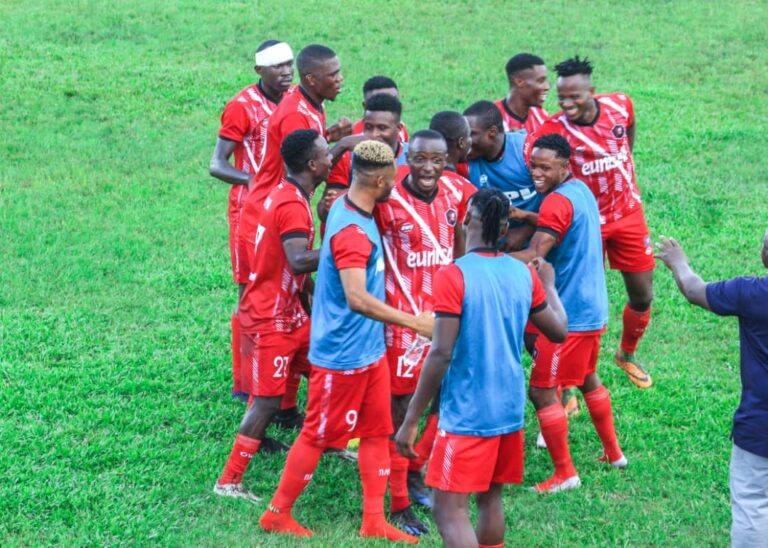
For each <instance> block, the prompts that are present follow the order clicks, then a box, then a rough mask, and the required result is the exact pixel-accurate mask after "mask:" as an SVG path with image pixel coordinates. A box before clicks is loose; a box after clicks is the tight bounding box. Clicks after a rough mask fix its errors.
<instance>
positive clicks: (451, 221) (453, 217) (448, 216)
mask: <svg viewBox="0 0 768 548" xmlns="http://www.w3.org/2000/svg"><path fill="white" fill-rule="evenodd" d="M458 219H459V214H458V213H457V211H456V210H455V209H453V208H451V209H449V210H448V211H446V212H445V222H446V223H448V225H449V226H456V221H457V220H458Z"/></svg>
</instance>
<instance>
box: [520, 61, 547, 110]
mask: <svg viewBox="0 0 768 548" xmlns="http://www.w3.org/2000/svg"><path fill="white" fill-rule="evenodd" d="M515 80H517V82H516V83H517V84H518V89H519V90H520V93H521V94H522V96H523V97H524V98H525V101H526V102H527V103H528V104H529V105H530V106H536V107H540V106H541V105H543V104H544V101H546V100H547V94H548V93H549V79H548V78H547V67H545V66H544V65H535V66H533V67H531V68H529V69H525V70H521V71H520V72H519V73H518V74H517V75H516V76H515Z"/></svg>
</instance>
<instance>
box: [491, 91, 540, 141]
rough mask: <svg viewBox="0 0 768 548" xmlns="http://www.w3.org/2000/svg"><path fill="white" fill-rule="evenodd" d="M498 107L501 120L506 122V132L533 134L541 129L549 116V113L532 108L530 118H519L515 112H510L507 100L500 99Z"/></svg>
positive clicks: (538, 108) (497, 102)
mask: <svg viewBox="0 0 768 548" xmlns="http://www.w3.org/2000/svg"><path fill="white" fill-rule="evenodd" d="M495 104H496V107H497V108H498V109H499V112H501V119H502V120H504V131H520V130H521V129H524V130H525V131H527V132H528V133H529V134H531V133H533V132H534V131H536V130H537V129H539V128H540V127H541V124H543V123H544V122H545V121H546V119H547V118H549V114H547V111H546V110H544V109H543V108H540V107H530V108H529V109H528V116H526V117H525V119H521V118H519V117H518V116H517V115H516V114H515V113H514V112H512V111H511V110H509V107H508V106H507V98H506V97H505V98H503V99H499V100H498V101H496V103H495Z"/></svg>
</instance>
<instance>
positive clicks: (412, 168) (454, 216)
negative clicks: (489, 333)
mask: <svg viewBox="0 0 768 548" xmlns="http://www.w3.org/2000/svg"><path fill="white" fill-rule="evenodd" d="M446 160H447V146H446V144H445V140H444V139H443V137H442V135H440V134H439V133H437V132H436V131H433V130H429V129H426V130H421V131H418V132H416V133H415V134H414V135H413V136H412V137H411V142H410V148H409V150H408V166H407V168H401V169H399V170H398V177H397V179H398V181H397V184H396V185H395V188H394V189H393V190H392V193H391V195H390V197H389V200H387V201H386V202H383V203H381V204H378V205H377V206H376V210H375V212H374V218H375V219H376V224H377V225H378V227H379V232H380V233H381V238H382V244H383V246H384V256H385V259H386V264H387V268H386V276H385V292H386V302H387V304H388V305H390V306H392V307H394V308H396V309H398V310H402V311H404V312H407V313H409V314H420V313H423V312H431V311H432V309H433V307H434V302H433V299H432V287H433V282H434V277H435V273H436V272H437V270H439V269H440V268H441V267H442V266H445V265H448V264H451V262H453V258H454V254H455V253H456V251H457V249H456V247H457V246H458V247H459V250H458V251H459V254H461V253H463V238H461V237H459V238H456V237H455V232H456V230H457V227H458V224H459V223H461V222H462V220H463V219H464V215H465V214H466V209H467V202H468V200H469V197H470V196H471V195H472V194H473V193H474V190H475V189H474V187H473V186H472V185H471V184H470V183H468V182H466V184H461V183H460V182H458V181H457V180H456V179H451V178H449V177H447V176H443V173H444V171H443V170H444V167H445V164H446ZM384 333H385V337H386V343H387V361H388V362H389V370H390V381H391V387H392V422H393V426H394V428H395V429H397V428H399V427H400V424H401V422H402V419H403V417H404V416H405V410H406V408H407V407H408V402H409V401H410V399H411V396H412V395H413V392H414V391H415V389H416V383H417V382H418V379H419V373H420V372H421V365H422V361H423V359H422V356H416V357H415V359H414V360H415V361H412V362H410V363H409V360H408V359H406V358H407V356H406V355H407V350H408V348H409V347H411V345H414V344H417V343H418V341H417V334H416V332H415V331H414V330H413V329H409V328H406V327H400V326H397V325H386V326H385V332H384ZM424 354H426V352H424ZM434 418H435V417H434V416H432V421H430V422H431V426H430V424H429V423H428V425H427V433H426V437H427V439H429V438H432V439H434V432H430V430H432V429H434ZM430 445H431V444H430ZM424 457H425V455H420V458H424ZM390 459H391V474H390V480H389V485H390V487H389V489H390V519H391V520H392V522H393V523H394V524H396V525H398V526H399V527H400V528H401V529H403V530H404V531H406V532H408V533H411V534H415V535H420V534H422V533H426V532H428V529H427V527H426V526H425V525H424V524H423V523H422V522H421V521H420V520H419V518H418V517H416V515H415V514H414V513H413V511H412V510H411V507H410V500H409V496H408V491H409V490H408V483H407V473H408V468H409V463H408V459H406V458H405V457H403V456H402V455H400V454H399V453H398V452H397V449H396V448H395V445H394V442H390ZM422 464H423V461H422ZM427 500H428V499H427ZM419 502H424V501H419Z"/></svg>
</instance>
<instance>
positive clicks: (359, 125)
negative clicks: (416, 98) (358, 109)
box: [352, 118, 408, 143]
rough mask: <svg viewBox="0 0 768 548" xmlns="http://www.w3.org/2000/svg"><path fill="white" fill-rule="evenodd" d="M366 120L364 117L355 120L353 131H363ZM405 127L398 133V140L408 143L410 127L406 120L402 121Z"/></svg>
mask: <svg viewBox="0 0 768 548" xmlns="http://www.w3.org/2000/svg"><path fill="white" fill-rule="evenodd" d="M364 122H365V120H364V119H363V118H360V119H359V120H358V121H357V122H355V125H353V126H352V133H353V134H355V133H362V132H363V126H364V125H365V124H364ZM402 124H403V127H402V129H401V130H400V133H398V134H397V140H398V141H400V142H401V143H407V142H408V128H407V127H405V122H402Z"/></svg>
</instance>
